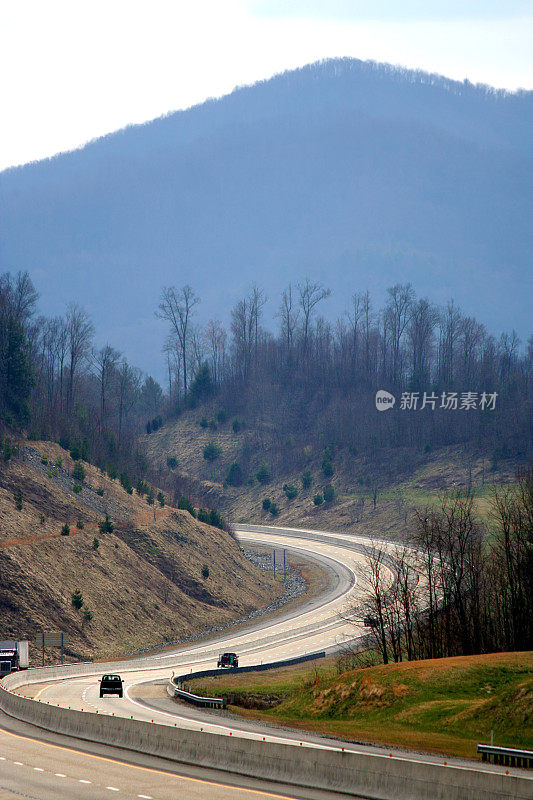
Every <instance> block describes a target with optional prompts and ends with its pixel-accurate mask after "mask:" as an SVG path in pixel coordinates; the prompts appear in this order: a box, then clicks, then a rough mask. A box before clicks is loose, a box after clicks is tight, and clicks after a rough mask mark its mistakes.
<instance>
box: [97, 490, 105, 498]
mask: <svg viewBox="0 0 533 800" xmlns="http://www.w3.org/2000/svg"><path fill="white" fill-rule="evenodd" d="M96 494H97V495H98V497H103V496H104V490H103V489H97V490H96Z"/></svg>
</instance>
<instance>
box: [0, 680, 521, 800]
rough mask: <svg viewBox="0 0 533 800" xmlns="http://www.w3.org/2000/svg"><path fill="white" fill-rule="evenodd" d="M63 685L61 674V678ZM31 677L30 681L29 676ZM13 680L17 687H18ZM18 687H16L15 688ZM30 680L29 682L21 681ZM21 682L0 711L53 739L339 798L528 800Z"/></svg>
mask: <svg viewBox="0 0 533 800" xmlns="http://www.w3.org/2000/svg"><path fill="white" fill-rule="evenodd" d="M62 675H63V677H66V675H65V672H64V671H63V673H62ZM28 677H29V675H28ZM17 678H18V680H17ZM13 679H15V680H13ZM26 680H27V679H26ZM24 682H26V681H25V680H21V676H20V674H19V675H16V674H15V675H12V676H9V677H8V678H7V679H6V678H4V680H3V681H2V685H1V686H0V708H1V709H2V710H3V711H4V712H5V713H6V714H8V715H9V716H12V717H15V718H16V719H19V720H22V721H23V722H28V723H30V724H33V725H36V726H38V727H40V728H44V729H45V730H49V731H53V732H55V733H61V734H65V735H67V736H73V737H76V738H78V739H82V740H86V741H91V742H98V743H100V744H104V745H108V746H110V747H113V746H115V747H121V748H125V749H128V750H131V751H135V752H138V753H145V754H149V755H153V756H159V757H162V758H165V759H170V760H172V761H174V762H176V763H181V764H193V765H197V766H203V767H212V768H215V769H218V770H223V771H227V772H229V773H234V774H238V775H243V776H252V777H254V778H261V779H264V780H272V781H279V782H283V783H287V784H291V785H293V786H297V787H304V788H305V787H307V788H317V789H323V790H326V791H328V790H329V791H339V792H344V793H346V794H351V795H353V796H356V797H365V798H372V800H415V799H416V800H418V798H420V800H532V798H533V777H531V778H530V777H527V776H517V775H507V774H505V771H504V770H503V769H502V771H501V773H495V772H486V771H483V770H482V769H481V768H477V767H475V766H472V767H462V766H457V765H445V764H444V762H443V764H434V763H427V762H423V761H418V760H417V759H416V756H413V758H412V759H408V758H395V757H389V756H388V754H386V753H384V754H383V755H375V754H369V753H364V752H361V753H354V752H344V751H342V749H341V748H336V749H334V748H328V747H324V748H323V749H322V748H316V747H313V748H311V747H306V746H305V744H302V745H300V744H299V743H298V742H297V741H295V742H294V744H277V743H273V742H266V741H265V742H261V741H257V740H253V739H244V738H239V737H238V736H229V735H220V734H213V733H205V732H199V731H191V730H187V731H186V730H181V729H180V728H177V727H176V728H172V727H169V726H167V725H157V724H151V723H149V722H142V721H139V720H131V719H124V718H121V717H110V716H103V715H100V714H93V713H87V712H81V711H70V710H68V709H64V708H59V707H57V706H50V705H48V704H47V703H41V702H38V701H35V700H30V699H27V698H24V697H21V696H20V695H18V694H15V693H14V692H13V691H11V690H12V689H13V688H15V685H18V686H20V685H22V684H23V683H24Z"/></svg>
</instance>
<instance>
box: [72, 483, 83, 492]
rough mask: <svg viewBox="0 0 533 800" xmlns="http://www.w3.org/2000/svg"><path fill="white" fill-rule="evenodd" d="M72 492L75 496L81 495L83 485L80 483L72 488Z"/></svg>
mask: <svg viewBox="0 0 533 800" xmlns="http://www.w3.org/2000/svg"><path fill="white" fill-rule="evenodd" d="M72 491H73V492H74V494H79V493H80V492H81V485H80V484H79V483H75V484H74V486H73V487H72Z"/></svg>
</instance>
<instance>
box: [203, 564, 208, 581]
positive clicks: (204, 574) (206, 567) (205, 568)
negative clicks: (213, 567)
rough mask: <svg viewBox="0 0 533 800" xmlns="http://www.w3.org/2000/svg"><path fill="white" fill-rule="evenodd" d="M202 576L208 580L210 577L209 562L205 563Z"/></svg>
mask: <svg viewBox="0 0 533 800" xmlns="http://www.w3.org/2000/svg"><path fill="white" fill-rule="evenodd" d="M202 578H203V579H204V580H207V579H208V578H209V567H208V566H207V564H204V565H203V567H202Z"/></svg>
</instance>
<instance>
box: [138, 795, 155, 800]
mask: <svg viewBox="0 0 533 800" xmlns="http://www.w3.org/2000/svg"><path fill="white" fill-rule="evenodd" d="M137 797H140V798H142V800H152V798H151V797H150V795H149V794H138V795H137Z"/></svg>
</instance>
